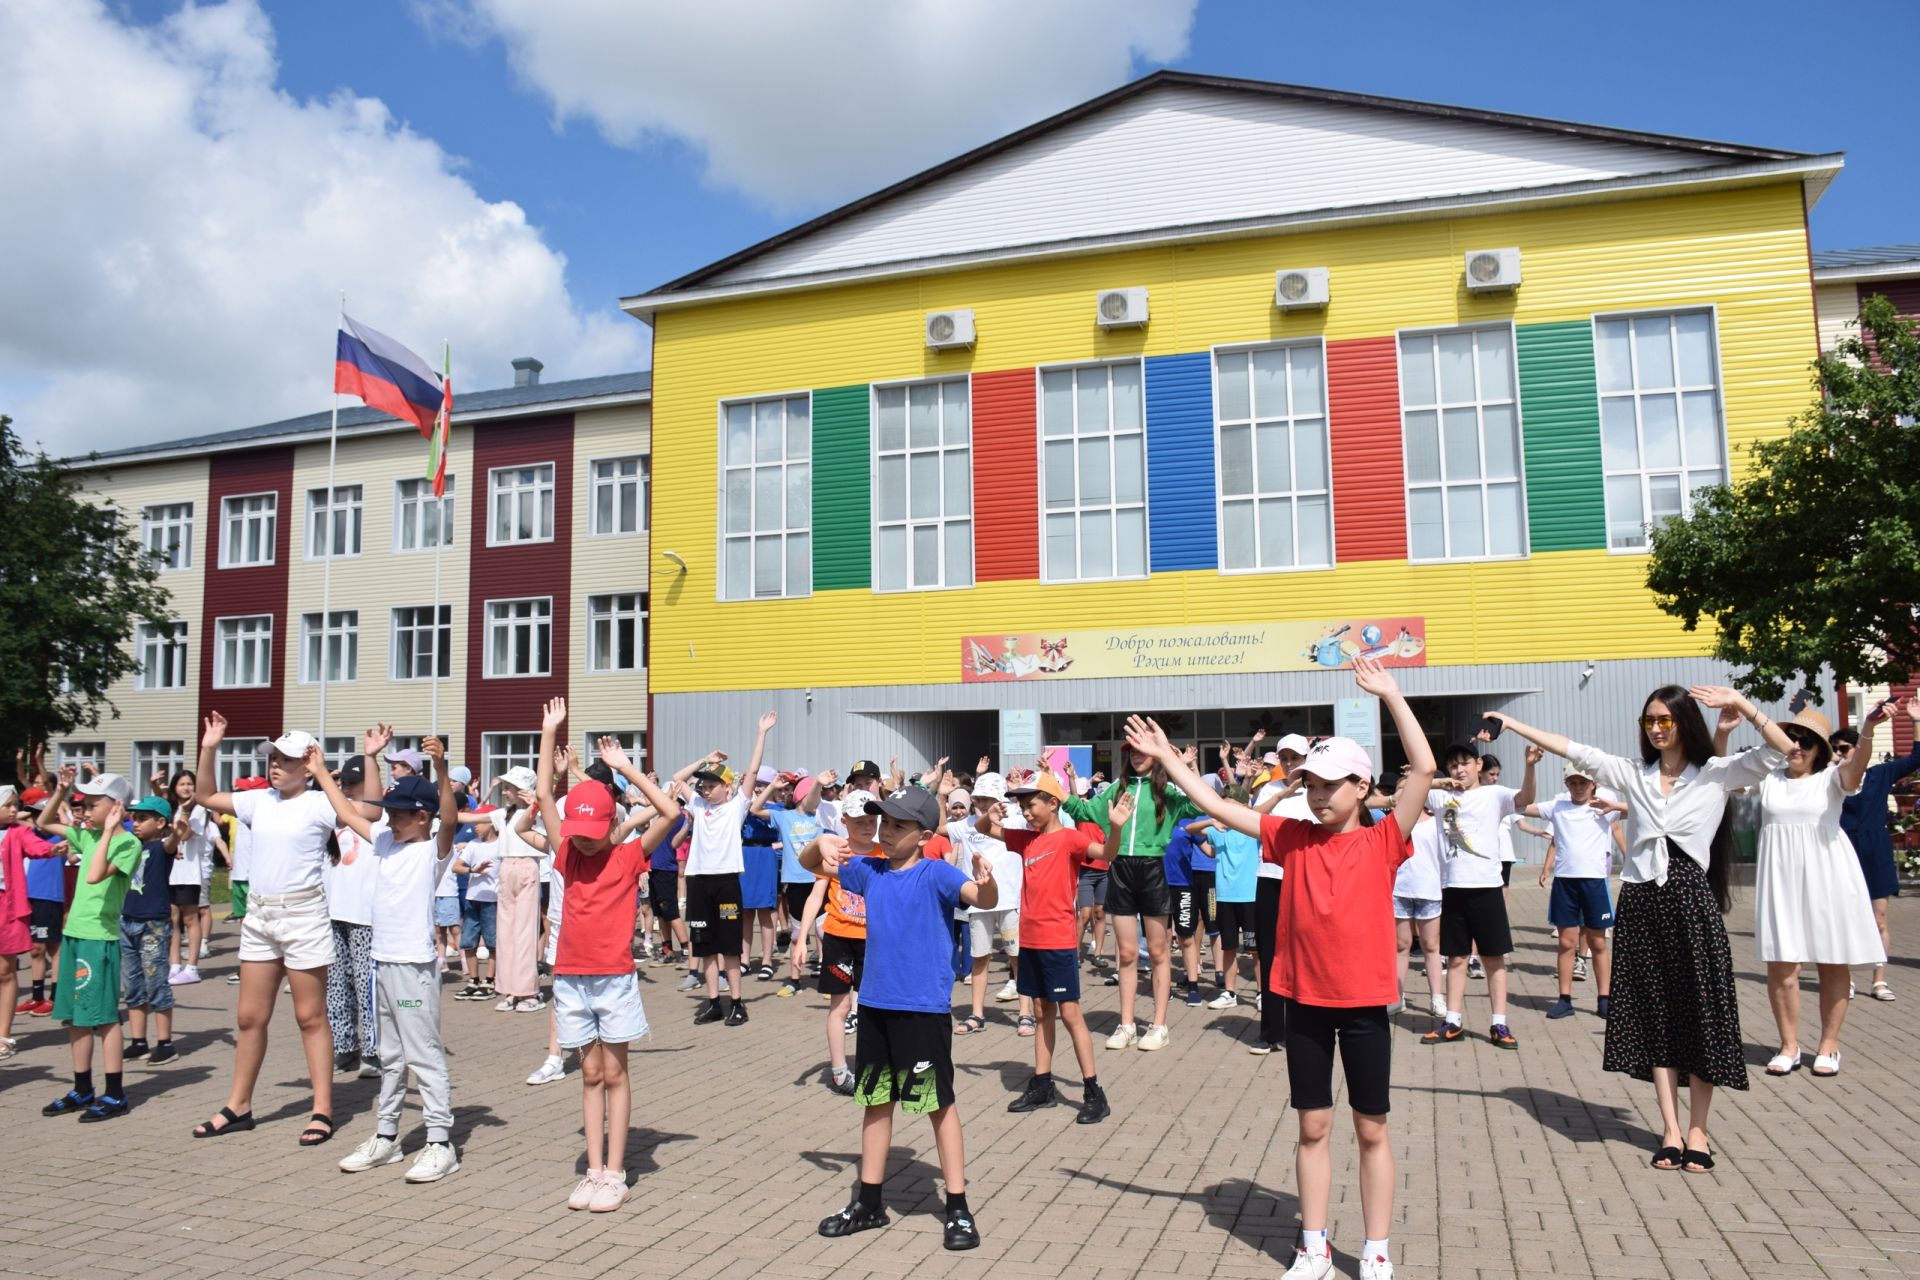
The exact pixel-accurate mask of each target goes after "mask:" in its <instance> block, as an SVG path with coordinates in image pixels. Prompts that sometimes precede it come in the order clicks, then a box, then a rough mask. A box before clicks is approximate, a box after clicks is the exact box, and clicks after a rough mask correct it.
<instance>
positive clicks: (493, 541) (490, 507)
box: [487, 462, 559, 547]
mask: <svg viewBox="0 0 1920 1280" xmlns="http://www.w3.org/2000/svg"><path fill="white" fill-rule="evenodd" d="M523 471H532V472H536V473H539V472H544V473H545V477H544V478H542V477H541V476H539V475H538V474H536V475H535V477H534V478H533V479H532V480H529V481H522V480H521V479H520V478H519V473H520V472H523ZM558 472H559V468H558V466H556V465H555V464H554V463H552V462H527V463H522V464H520V465H519V466H514V467H494V468H493V469H492V470H490V471H488V472H487V545H488V546H490V547H521V546H531V545H532V544H534V543H538V542H552V541H553V537H554V533H553V525H554V519H555V508H556V506H557V499H556V498H555V496H554V480H555V477H556V476H557V474H558ZM522 498H530V499H531V500H532V502H533V527H534V533H533V536H531V537H526V538H522V537H520V536H518V535H517V534H516V535H514V536H512V537H505V538H503V537H501V536H500V509H501V504H502V503H503V502H504V503H507V504H509V505H513V506H517V505H518V503H519V500H520V499H522ZM516 515H517V513H516ZM511 524H512V527H514V528H518V527H519V524H518V520H517V519H515V520H514V521H512V522H511ZM541 529H545V530H546V532H545V533H541V532H540V530H541Z"/></svg>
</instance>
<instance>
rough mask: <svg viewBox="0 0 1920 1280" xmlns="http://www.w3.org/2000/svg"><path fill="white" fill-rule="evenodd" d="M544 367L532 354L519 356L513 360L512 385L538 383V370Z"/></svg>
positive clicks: (526, 385)
mask: <svg viewBox="0 0 1920 1280" xmlns="http://www.w3.org/2000/svg"><path fill="white" fill-rule="evenodd" d="M546 367H547V366H545V365H544V364H541V363H540V362H539V361H538V360H535V359H534V358H533V357H532V356H521V357H520V358H519V359H517V360H515V361H514V362H513V385H514V386H516V387H534V386H538V385H540V371H541V370H542V369H544V368H546Z"/></svg>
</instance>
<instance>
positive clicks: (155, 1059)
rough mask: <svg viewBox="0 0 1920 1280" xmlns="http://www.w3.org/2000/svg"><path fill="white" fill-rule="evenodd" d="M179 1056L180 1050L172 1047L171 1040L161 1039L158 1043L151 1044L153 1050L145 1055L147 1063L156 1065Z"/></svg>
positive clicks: (152, 1065) (151, 1065)
mask: <svg viewBox="0 0 1920 1280" xmlns="http://www.w3.org/2000/svg"><path fill="white" fill-rule="evenodd" d="M179 1056H180V1051H179V1050H178V1049H176V1048H174V1047H173V1041H171V1040H162V1041H161V1042H160V1043H159V1044H157V1045H155V1046H153V1052H152V1053H151V1054H149V1055H147V1065H148V1066H150V1067H157V1066H159V1065H161V1064H162V1063H166V1062H172V1061H173V1060H174V1059H175V1058H177V1057H179Z"/></svg>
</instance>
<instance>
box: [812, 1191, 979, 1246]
mask: <svg viewBox="0 0 1920 1280" xmlns="http://www.w3.org/2000/svg"><path fill="white" fill-rule="evenodd" d="M889 1221H890V1219H889V1218H888V1217H887V1211H886V1210H885V1209H883V1208H879V1207H878V1206H876V1207H874V1208H872V1209H869V1208H867V1207H866V1206H864V1205H862V1204H861V1203H860V1202H859V1201H858V1200H855V1201H854V1202H853V1203H852V1204H849V1205H848V1206H847V1207H846V1208H844V1209H842V1210H841V1211H840V1212H838V1213H836V1214H834V1215H833V1216H832V1217H831V1218H822V1219H820V1234H821V1235H823V1236H835V1237H837V1236H850V1235H852V1234H853V1233H854V1232H856V1231H873V1230H876V1229H878V1228H880V1227H884V1226H886V1225H887V1223H888V1222H889ZM947 1238H948V1239H949V1240H951V1239H952V1238H953V1226H952V1223H951V1222H949V1223H948V1226H947ZM978 1243H980V1238H979V1236H977V1235H976V1236H975V1237H974V1244H978ZM947 1247H948V1248H949V1249H951V1248H953V1245H951V1244H949V1245H948V1246H947ZM962 1247H963V1248H969V1249H970V1248H972V1247H973V1246H972V1245H963V1246H962Z"/></svg>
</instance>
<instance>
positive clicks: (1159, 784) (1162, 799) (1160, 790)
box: [1119, 749, 1173, 827]
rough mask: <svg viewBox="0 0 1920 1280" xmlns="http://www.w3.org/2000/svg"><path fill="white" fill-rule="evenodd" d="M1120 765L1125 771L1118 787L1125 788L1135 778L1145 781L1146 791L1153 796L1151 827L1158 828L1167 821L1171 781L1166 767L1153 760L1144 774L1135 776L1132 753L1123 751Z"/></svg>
mask: <svg viewBox="0 0 1920 1280" xmlns="http://www.w3.org/2000/svg"><path fill="white" fill-rule="evenodd" d="M1120 764H1121V767H1122V768H1123V769H1124V770H1125V772H1124V773H1123V774H1122V775H1121V777H1120V782H1119V785H1120V786H1122V787H1124V786H1126V784H1127V783H1128V782H1129V781H1130V780H1132V779H1133V778H1136V777H1144V778H1145V779H1146V780H1147V791H1148V792H1149V793H1150V794H1151V795H1152V796H1153V825H1154V826H1156V827H1158V826H1159V825H1160V824H1161V823H1163V822H1165V821H1166V820H1167V799H1168V796H1167V788H1169V787H1171V786H1172V785H1173V781H1172V779H1170V778H1168V777H1167V767H1166V766H1165V765H1163V764H1161V763H1160V762H1159V761H1158V760H1155V761H1154V762H1153V766H1152V767H1151V768H1150V769H1148V770H1147V772H1146V773H1144V774H1136V773H1135V772H1134V771H1133V752H1132V751H1131V750H1124V749H1123V750H1122V752H1121V757H1120Z"/></svg>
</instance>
